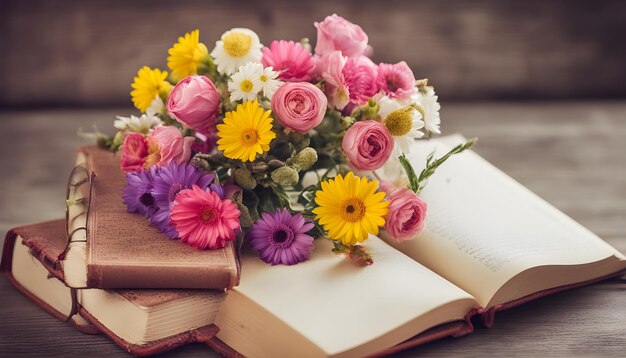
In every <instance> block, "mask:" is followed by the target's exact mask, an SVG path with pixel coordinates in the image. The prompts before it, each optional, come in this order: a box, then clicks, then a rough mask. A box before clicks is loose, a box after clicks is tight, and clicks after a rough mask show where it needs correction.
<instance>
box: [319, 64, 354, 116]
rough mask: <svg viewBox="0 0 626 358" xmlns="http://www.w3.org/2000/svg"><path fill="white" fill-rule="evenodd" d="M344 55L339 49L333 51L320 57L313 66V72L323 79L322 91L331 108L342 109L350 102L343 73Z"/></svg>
mask: <svg viewBox="0 0 626 358" xmlns="http://www.w3.org/2000/svg"><path fill="white" fill-rule="evenodd" d="M346 61H347V59H346V57H344V56H343V55H341V52H339V51H333V52H331V53H328V54H326V55H323V56H322V57H320V58H319V59H318V61H317V64H316V66H315V74H316V75H317V77H318V78H319V79H321V80H324V91H325V92H326V96H328V101H329V102H328V104H329V106H330V107H331V108H336V109H338V110H342V109H343V108H344V107H345V106H346V105H347V104H348V102H350V92H349V91H348V85H347V84H346V79H345V78H344V75H343V67H344V65H345V64H346Z"/></svg>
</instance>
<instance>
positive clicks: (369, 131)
mask: <svg viewBox="0 0 626 358" xmlns="http://www.w3.org/2000/svg"><path fill="white" fill-rule="evenodd" d="M341 146H342V148H343V151H344V152H345V154H346V157H347V158H348V163H349V164H350V165H351V166H352V167H353V168H355V169H359V170H374V169H378V168H380V167H382V166H383V165H384V164H385V162H387V160H388V159H389V157H390V156H391V151H392V150H393V138H392V137H391V134H389V131H388V130H387V128H386V127H385V126H384V125H382V124H381V123H379V122H376V121H372V120H367V121H361V122H356V123H355V124H353V125H352V127H350V128H349V129H348V131H346V135H345V136H344V137H343V142H342V145H341Z"/></svg>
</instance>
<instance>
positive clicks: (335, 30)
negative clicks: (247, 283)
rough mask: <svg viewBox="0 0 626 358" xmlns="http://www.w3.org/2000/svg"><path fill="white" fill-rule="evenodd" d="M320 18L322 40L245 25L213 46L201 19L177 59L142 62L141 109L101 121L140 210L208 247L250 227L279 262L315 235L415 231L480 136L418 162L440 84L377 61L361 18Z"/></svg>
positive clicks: (339, 245)
mask: <svg viewBox="0 0 626 358" xmlns="http://www.w3.org/2000/svg"><path fill="white" fill-rule="evenodd" d="M315 26H316V28H317V41H316V45H315V50H314V51H312V48H311V45H310V44H309V41H308V40H307V39H303V40H301V41H300V42H294V41H284V40H279V41H272V42H271V43H270V44H269V46H264V45H262V44H261V42H260V40H259V37H258V36H257V34H256V33H254V32H253V31H252V30H249V29H245V28H233V29H231V30H229V31H226V32H225V33H224V34H222V36H221V37H220V39H219V40H218V41H216V42H215V45H214V46H213V49H212V50H211V51H210V52H209V48H208V47H207V46H206V45H205V44H204V43H202V42H200V34H199V31H198V30H195V31H192V32H190V33H187V34H185V35H184V36H183V37H180V38H179V39H178V42H176V43H175V44H174V45H173V47H172V48H170V49H169V51H168V54H169V56H168V58H167V66H168V67H169V69H170V70H171V72H170V73H168V72H166V71H162V70H160V69H156V68H149V67H146V66H144V67H142V68H141V69H140V70H139V71H138V73H137V76H136V77H135V78H134V82H133V83H132V91H131V93H130V94H131V97H132V101H133V104H134V105H135V107H137V109H139V110H140V111H141V112H142V114H141V115H140V116H134V115H131V116H130V117H118V119H117V120H116V121H115V122H114V126H115V128H116V129H117V130H118V132H117V133H116V134H115V136H114V137H107V136H105V135H102V134H98V143H99V144H100V145H101V146H104V147H106V148H109V149H110V150H113V151H121V162H120V168H121V170H122V171H124V172H125V173H126V181H127V186H126V187H125V189H124V191H123V193H122V196H123V200H124V202H125V204H126V205H127V207H128V210H129V211H130V212H134V213H137V214H141V215H144V216H145V217H146V218H147V219H148V220H149V223H150V225H153V226H155V227H157V228H158V229H159V230H160V231H162V232H163V233H165V234H166V235H167V236H168V237H169V238H171V239H179V240H180V241H181V242H182V243H186V244H189V245H192V246H194V247H196V248H198V249H215V248H220V247H223V246H224V245H225V244H226V242H228V241H231V240H235V239H236V238H237V237H240V238H242V239H243V240H244V241H245V242H247V244H248V245H249V247H251V248H252V249H253V250H256V251H257V252H258V254H259V256H260V258H261V260H263V261H265V262H267V263H270V264H272V265H275V264H285V265H292V264H297V263H299V262H302V261H305V260H307V259H308V258H309V256H310V254H311V251H312V250H313V248H314V245H313V241H314V239H329V240H331V241H332V242H333V243H334V249H333V251H335V252H337V253H343V254H346V255H347V256H348V257H349V258H351V259H353V260H354V261H355V262H357V263H360V264H371V263H372V262H373V259H372V257H371V255H370V254H369V253H368V252H367V250H366V248H365V247H364V246H362V245H361V243H362V242H364V241H366V239H367V238H368V236H369V235H370V234H372V235H377V234H379V230H381V229H382V230H385V231H386V233H387V235H388V236H389V237H391V238H392V239H395V240H407V239H411V238H414V237H415V236H416V234H418V233H419V232H420V230H422V228H423V226H424V221H425V217H426V213H427V205H426V203H425V202H424V201H423V200H422V199H421V198H420V197H419V192H420V190H421V189H422V188H423V187H424V185H425V182H426V180H427V179H428V177H429V176H430V175H432V174H433V173H434V171H435V169H436V168H437V167H438V166H439V165H441V164H442V163H443V162H444V161H445V160H446V159H447V158H449V157H450V156H451V155H453V154H455V153H459V152H462V151H463V150H465V149H467V148H469V147H471V146H472V145H473V143H474V142H473V141H469V142H467V143H465V144H461V145H459V146H457V147H456V148H454V149H453V150H452V151H451V152H449V153H447V154H445V155H443V156H442V157H440V158H438V159H435V158H434V155H433V154H431V155H430V156H429V157H428V160H427V162H426V163H425V167H424V168H423V169H422V170H421V171H419V172H416V171H415V170H414V168H412V167H411V164H410V163H409V161H408V160H407V159H406V157H405V154H406V153H408V152H409V151H410V150H411V147H412V146H411V143H413V142H414V141H415V140H418V139H420V138H423V137H424V138H429V137H431V136H432V135H435V134H439V133H440V129H439V125H440V118H439V108H440V106H439V103H438V99H437V96H436V95H435V91H434V89H433V87H432V86H430V85H429V83H428V81H427V80H426V79H422V80H416V79H415V77H414V75H413V72H412V71H411V69H410V68H409V66H408V65H407V64H406V62H404V61H402V62H398V63H396V64H387V63H380V64H375V63H374V62H372V60H371V59H370V58H369V57H368V55H369V54H371V53H372V49H371V47H369V46H368V37H367V35H366V34H365V32H364V31H363V30H362V29H361V28H360V27H359V26H358V25H355V24H352V23H350V22H349V21H347V20H345V19H344V18H342V17H340V16H337V15H332V16H328V17H327V18H326V19H324V21H322V22H319V23H315ZM383 175H384V177H385V178H390V179H388V180H385V181H381V180H380V177H382V176H383Z"/></svg>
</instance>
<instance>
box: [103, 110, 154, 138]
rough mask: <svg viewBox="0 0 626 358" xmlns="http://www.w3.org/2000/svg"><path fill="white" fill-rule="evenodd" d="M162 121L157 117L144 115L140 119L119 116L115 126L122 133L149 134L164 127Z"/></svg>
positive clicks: (114, 123)
mask: <svg viewBox="0 0 626 358" xmlns="http://www.w3.org/2000/svg"><path fill="white" fill-rule="evenodd" d="M162 124H163V122H162V121H161V119H160V118H159V117H157V116H155V115H151V116H150V115H148V114H145V113H144V114H142V115H141V116H140V117H137V116H133V115H131V116H130V117H122V116H117V120H116V121H114V122H113V126H114V127H115V128H117V129H118V130H120V131H126V132H137V133H142V134H148V133H149V132H150V131H151V130H152V128H155V127H157V126H160V125H162Z"/></svg>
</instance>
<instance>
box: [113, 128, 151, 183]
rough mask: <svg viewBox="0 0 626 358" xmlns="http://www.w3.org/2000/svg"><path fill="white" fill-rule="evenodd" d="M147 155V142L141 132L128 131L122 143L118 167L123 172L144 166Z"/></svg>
mask: <svg viewBox="0 0 626 358" xmlns="http://www.w3.org/2000/svg"><path fill="white" fill-rule="evenodd" d="M147 156H148V142H146V138H145V137H144V136H143V134H140V133H129V134H128V135H127V136H126V138H124V143H123V144H122V160H121V162H120V168H121V169H122V171H123V172H124V173H128V172H133V171H136V170H140V169H143V168H144V164H145V162H146V157H147Z"/></svg>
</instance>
